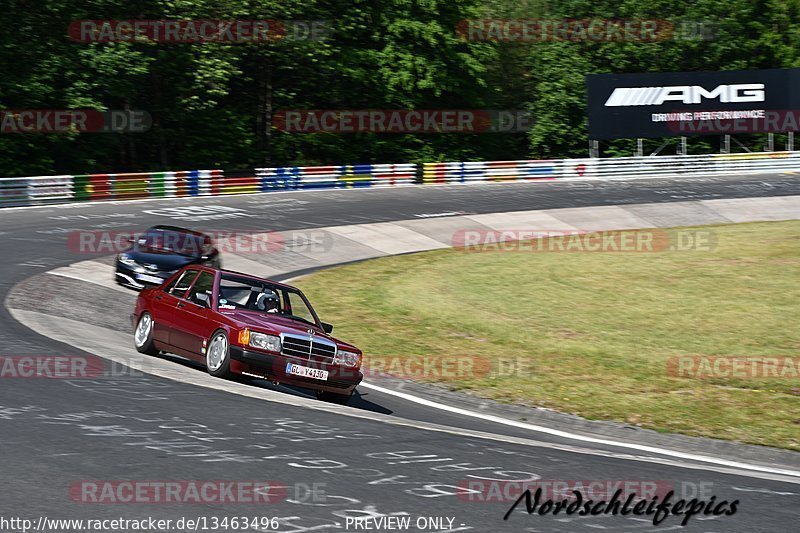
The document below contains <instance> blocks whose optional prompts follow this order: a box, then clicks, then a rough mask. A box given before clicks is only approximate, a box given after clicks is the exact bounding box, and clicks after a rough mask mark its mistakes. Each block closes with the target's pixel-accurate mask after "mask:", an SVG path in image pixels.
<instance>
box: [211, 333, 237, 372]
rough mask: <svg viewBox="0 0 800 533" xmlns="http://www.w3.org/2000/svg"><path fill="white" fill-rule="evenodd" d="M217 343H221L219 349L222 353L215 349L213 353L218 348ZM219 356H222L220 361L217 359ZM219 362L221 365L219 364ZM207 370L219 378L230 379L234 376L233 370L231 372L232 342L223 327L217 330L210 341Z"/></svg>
mask: <svg viewBox="0 0 800 533" xmlns="http://www.w3.org/2000/svg"><path fill="white" fill-rule="evenodd" d="M217 343H220V344H221V345H220V346H219V349H220V350H221V351H222V353H219V352H217V351H215V352H214V353H213V354H212V351H214V350H217ZM218 357H219V358H221V360H220V361H217V358H218ZM217 363H218V364H219V366H217ZM206 370H207V371H208V373H209V374H211V375H212V376H214V377H217V378H223V379H229V378H231V377H232V376H233V372H231V344H230V342H228V335H226V334H225V332H224V331H222V330H221V329H218V330H217V331H215V332H214V334H213V335H211V338H210V339H209V341H208V346H207V348H206Z"/></svg>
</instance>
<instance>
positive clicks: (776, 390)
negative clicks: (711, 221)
mask: <svg viewBox="0 0 800 533" xmlns="http://www.w3.org/2000/svg"><path fill="white" fill-rule="evenodd" d="M704 229H708V230H710V231H712V232H714V233H715V235H716V237H717V240H718V244H717V246H716V248H715V249H714V250H713V251H704V252H700V251H683V252H676V251H671V252H657V253H535V252H527V253H525V252H505V253H488V252H485V253H464V252H463V251H458V250H452V249H451V250H441V251H434V252H425V253H419V254H413V255H404V256H398V257H389V258H382V259H376V260H372V261H367V262H363V263H358V264H353V265H348V266H343V267H338V268H333V269H330V270H325V271H321V272H318V273H315V274H313V275H310V276H307V277H305V278H302V279H300V280H297V285H298V286H300V287H301V288H302V289H303V290H304V291H305V292H306V293H307V295H308V296H309V298H310V300H311V301H312V303H314V305H315V307H316V308H317V311H318V312H319V314H320V316H321V317H322V318H323V320H325V321H328V322H331V323H334V324H335V325H336V331H335V333H336V334H337V336H338V337H340V338H342V339H346V340H348V341H350V342H353V343H354V344H356V345H357V346H359V347H360V348H362V349H363V350H364V353H365V358H366V360H367V361H369V358H370V356H371V355H373V356H380V355H391V356H403V355H417V354H440V355H462V354H463V355H474V356H478V357H480V358H488V359H490V360H498V359H500V358H507V357H509V356H511V355H513V356H519V357H522V358H524V360H525V361H527V362H528V363H529V365H530V368H529V370H527V371H525V372H520V373H517V374H516V375H511V376H502V375H497V374H496V373H491V374H489V375H473V376H459V377H458V378H457V379H445V380H444V381H445V382H446V385H448V386H449V387H450V388H451V389H461V390H469V391H471V392H474V393H475V394H478V395H481V396H484V397H489V398H494V399H496V400H500V401H504V402H513V403H520V404H526V405H536V406H542V407H547V408H552V409H556V410H558V411H562V412H567V413H575V414H578V415H580V416H583V417H586V418H589V419H602V420H616V421H622V422H628V423H631V424H636V425H640V426H642V427H646V428H651V429H656V430H659V431H670V432H680V433H684V434H687V435H700V436H707V437H715V438H722V439H730V440H738V441H741V442H746V443H752V444H763V445H770V446H778V447H783V448H788V449H794V450H800V379H798V378H793V379H792V378H783V379H775V378H770V379H767V378H758V379H756V378H746V379H742V378H740V379H728V378H718V377H715V378H711V379H694V378H685V377H683V378H681V377H675V376H673V375H670V374H669V372H668V371H667V362H668V361H669V360H670V358H673V357H675V356H686V355H691V356H694V355H700V356H764V355H770V356H774V355H778V356H793V357H797V356H800V328H798V318H799V317H800V222H775V223H753V224H733V225H720V226H708V227H706V228H704Z"/></svg>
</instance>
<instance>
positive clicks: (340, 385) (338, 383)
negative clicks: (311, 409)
mask: <svg viewBox="0 0 800 533" xmlns="http://www.w3.org/2000/svg"><path fill="white" fill-rule="evenodd" d="M230 354H231V370H232V371H233V372H236V373H239V374H242V373H246V374H248V375H255V376H258V377H260V378H263V379H266V380H269V381H277V382H279V383H283V384H285V385H293V386H296V387H303V388H307V389H313V390H317V391H327V392H333V393H336V394H350V393H351V392H353V390H355V388H356V387H357V386H358V384H359V383H361V380H362V379H364V375H363V374H362V373H361V372H360V371H359V370H354V369H352V368H346V367H340V366H333V365H325V364H322V363H317V362H314V361H307V360H304V359H298V358H295V357H286V356H284V355H272V354H268V353H263V352H258V351H255V350H246V349H244V348H242V347H240V346H231V347H230ZM287 363H295V364H298V365H303V366H308V367H311V368H318V369H320V370H327V371H328V379H326V380H324V381H323V380H319V379H313V378H305V377H300V376H295V375H292V374H287V373H286V365H287Z"/></svg>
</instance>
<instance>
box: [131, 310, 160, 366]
mask: <svg viewBox="0 0 800 533" xmlns="http://www.w3.org/2000/svg"><path fill="white" fill-rule="evenodd" d="M148 321H149V325H148V324H147V322H148ZM154 325H155V320H153V317H152V315H150V313H148V312H147V311H145V312H144V313H142V314H141V315H140V316H139V321H138V322H136V328H135V329H134V330H133V345H134V346H135V347H136V351H137V352H139V353H143V354H145V355H158V354H159V351H158V349H156V347H155V344H154V343H153V327H154ZM140 330H141V331H140Z"/></svg>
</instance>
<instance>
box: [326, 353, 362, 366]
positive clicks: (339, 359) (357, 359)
mask: <svg viewBox="0 0 800 533" xmlns="http://www.w3.org/2000/svg"><path fill="white" fill-rule="evenodd" d="M333 364H335V365H344V366H347V367H350V368H358V367H360V366H361V354H357V353H355V352H348V351H347V350H339V351H337V352H336V357H334V358H333Z"/></svg>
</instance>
